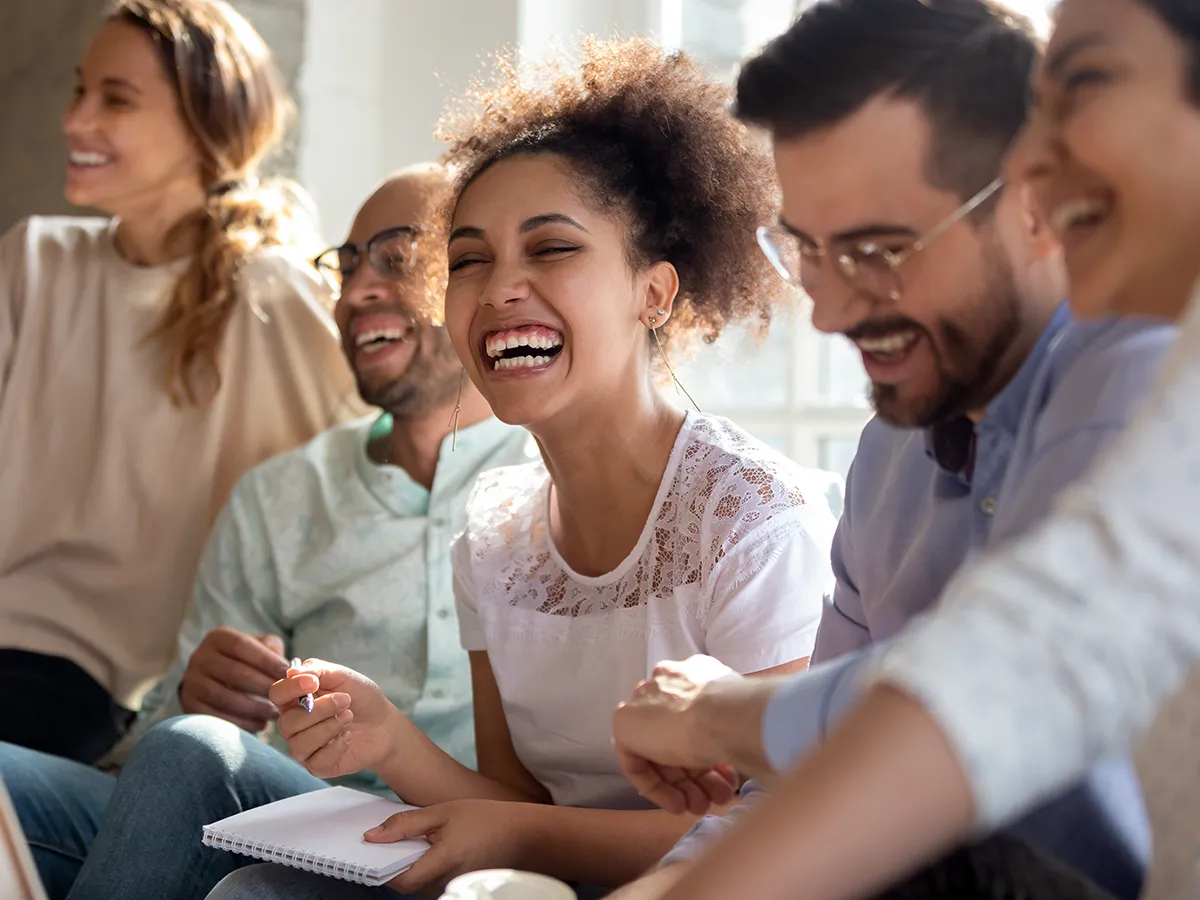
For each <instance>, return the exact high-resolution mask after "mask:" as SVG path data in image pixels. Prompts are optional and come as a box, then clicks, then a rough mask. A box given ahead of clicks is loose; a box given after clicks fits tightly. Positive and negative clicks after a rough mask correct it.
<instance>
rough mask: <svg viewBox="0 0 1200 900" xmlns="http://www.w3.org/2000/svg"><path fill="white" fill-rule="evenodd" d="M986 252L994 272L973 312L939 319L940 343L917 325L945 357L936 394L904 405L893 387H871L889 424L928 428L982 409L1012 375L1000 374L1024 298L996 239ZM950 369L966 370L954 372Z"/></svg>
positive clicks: (1017, 328) (880, 413)
mask: <svg viewBox="0 0 1200 900" xmlns="http://www.w3.org/2000/svg"><path fill="white" fill-rule="evenodd" d="M985 252H986V254H987V256H986V257H985V264H986V265H987V268H988V270H989V273H990V276H989V277H988V279H987V282H986V287H985V288H984V290H983V292H982V293H981V294H980V295H979V296H978V297H977V298H976V299H975V300H974V301H973V302H972V303H971V304H970V308H969V311H967V312H965V313H964V314H963V315H961V316H959V320H958V321H948V320H943V321H941V322H939V323H938V324H937V325H936V326H935V330H936V332H937V335H938V337H939V340H938V341H936V342H935V341H934V340H933V335H932V334H930V332H929V330H928V329H924V328H921V326H919V325H916V323H913V325H914V326H915V327H917V328H921V330H922V331H924V332H925V337H926V339H927V340H928V341H929V342H930V345H931V346H933V347H936V348H937V349H938V350H939V351H940V354H942V355H944V357H945V360H944V361H943V365H942V367H941V369H940V371H939V373H938V375H939V382H938V385H937V388H936V390H935V392H934V394H933V395H932V396H930V397H928V398H927V399H925V400H924V402H923V403H921V405H919V406H915V405H914V404H912V403H909V404H908V405H905V404H904V403H903V401H902V400H901V398H900V396H899V392H898V391H897V390H896V387H895V386H894V385H890V384H872V385H871V398H870V399H871V406H872V407H873V408H874V409H875V412H876V414H877V415H878V416H879V417H880V418H881V419H883V420H884V421H885V422H888V423H890V424H892V425H895V426H897V427H899V428H928V427H929V426H930V425H933V424H934V423H936V422H944V421H947V420H948V419H952V418H954V417H956V416H961V415H966V414H967V413H969V412H973V411H976V410H981V409H983V408H984V407H985V406H987V404H988V403H989V402H990V401H991V400H992V398H994V397H995V396H996V394H997V393H999V391H1000V389H1001V388H1002V387H1003V386H1004V384H1005V383H1007V380H1008V378H1009V377H1011V375H1012V374H1013V373H1009V372H1002V371H1001V369H1000V367H1001V363H1002V362H1003V361H1004V358H1005V357H1006V356H1007V355H1008V354H1009V353H1010V352H1011V350H1012V347H1013V344H1014V342H1015V341H1016V340H1017V338H1018V337H1019V336H1020V333H1021V299H1020V297H1019V296H1018V291H1017V285H1016V280H1015V279H1014V277H1013V272H1012V267H1011V266H1010V265H1009V263H1008V261H1007V260H1006V259H1004V258H1003V257H1002V256H1001V255H1000V252H999V248H998V247H997V246H996V245H995V244H994V243H992V244H990V245H989V246H988V248H987V250H986V251H985ZM963 321H967V322H972V323H974V322H980V321H983V322H984V323H985V324H986V326H987V332H986V333H985V334H982V335H980V333H979V329H975V333H974V334H972V332H971V330H970V329H968V327H966V326H964V325H962V324H961V322H963ZM980 337H982V338H983V340H982V341H980ZM947 363H948V365H947ZM947 370H949V372H961V373H966V374H965V375H959V376H955V375H951V374H949V373H948V371H947Z"/></svg>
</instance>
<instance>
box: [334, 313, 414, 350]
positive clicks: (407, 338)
mask: <svg viewBox="0 0 1200 900" xmlns="http://www.w3.org/2000/svg"><path fill="white" fill-rule="evenodd" d="M380 312H384V313H388V314H391V315H396V316H399V317H400V318H402V319H404V320H405V322H406V323H407V324H406V325H405V327H404V334H403V335H402V336H401V338H400V340H401V341H403V342H404V343H406V344H407V343H410V342H412V341H413V340H415V339H417V338H418V337H419V335H420V331H421V327H420V325H421V323H420V322H419V321H418V320H417V318H416V316H414V315H413V314H412V313H410V312H409V311H408V310H406V309H386V308H384V307H375V308H373V309H371V310H370V311H367V312H361V313H357V314H355V315H353V316H351V317H350V318H349V319H347V320H346V327H345V333H346V334H347V335H350V334H353V333H354V323H355V322H357V321H358V320H359V319H360V318H362V317H363V316H370V315H375V314H377V313H380ZM344 340H349V338H345V339H344Z"/></svg>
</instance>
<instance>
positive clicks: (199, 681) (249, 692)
mask: <svg viewBox="0 0 1200 900" xmlns="http://www.w3.org/2000/svg"><path fill="white" fill-rule="evenodd" d="M287 669H288V661H287V660H286V659H284V656H283V640H282V639H281V638H280V637H279V636H278V635H273V634H271V635H260V636H258V637H255V636H253V635H249V634H243V633H242V632H240V631H235V630H234V629H232V628H214V629H213V630H212V631H210V632H209V633H208V634H207V635H206V636H205V638H204V640H203V641H201V642H200V646H199V647H197V648H196V651H195V652H194V653H193V654H192V657H191V659H189V660H188V664H187V669H186V670H185V671H184V673H183V681H182V682H181V684H180V686H179V705H180V706H181V707H182V708H183V711H184V712H187V713H196V714H204V715H210V716H217V717H218V718H221V719H225V720H226V721H229V722H232V723H233V724H234V725H238V726H239V727H241V728H244V729H246V731H249V732H252V733H254V734H257V733H258V732H260V731H262V730H263V729H264V728H266V727H267V723H268V722H271V721H274V719H275V716H276V715H277V712H276V709H275V706H274V704H272V703H271V701H270V700H268V699H267V691H268V690H270V687H271V685H272V684H274V683H275V682H276V681H278V680H279V679H280V678H282V677H283V676H284V674H286V672H287Z"/></svg>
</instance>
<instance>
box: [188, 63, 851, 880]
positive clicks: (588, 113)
mask: <svg viewBox="0 0 1200 900" xmlns="http://www.w3.org/2000/svg"><path fill="white" fill-rule="evenodd" d="M552 74H553V77H550V78H547V79H543V80H541V81H540V82H539V86H537V87H529V86H527V85H528V82H527V81H524V80H521V79H518V78H517V75H516V73H515V72H514V70H513V69H511V68H507V67H502V68H501V70H500V77H499V80H498V82H496V83H494V84H491V85H484V86H480V87H479V88H478V89H477V90H476V92H475V93H473V94H472V98H471V99H474V100H477V101H478V104H477V106H478V107H481V108H482V111H481V112H473V111H464V112H462V113H461V114H460V115H459V116H457V117H455V118H453V119H451V121H450V123H449V125H448V126H447V131H448V133H449V139H450V152H449V161H450V162H451V163H453V164H454V165H455V166H456V168H457V169H458V170H459V171H460V173H461V175H460V179H459V182H458V185H457V190H456V192H455V197H454V200H453V204H452V209H451V210H450V215H449V232H448V234H449V268H450V271H449V285H448V290H447V295H446V327H447V329H448V331H449V333H450V335H451V338H452V340H453V341H454V345H455V348H456V350H457V352H458V355H459V357H460V359H461V360H462V362H463V366H464V368H465V370H466V373H467V375H468V376H469V377H470V378H471V380H472V381H473V382H474V383H475V385H476V386H477V387H478V388H479V390H480V391H481V392H482V393H483V395H484V396H485V397H486V398H487V400H488V402H489V403H490V404H491V406H492V409H493V410H494V411H495V413H496V415H497V416H498V417H499V418H501V419H502V420H504V421H506V422H509V423H512V424H519V425H523V426H525V427H526V428H528V429H529V430H530V431H531V432H532V433H533V435H534V436H535V437H536V438H537V440H538V443H539V445H540V447H541V451H542V460H541V461H540V462H537V463H532V464H528V465H525V466H519V467H515V468H510V469H501V470H497V471H495V472H492V473H489V474H488V475H486V476H485V477H484V478H483V479H482V480H481V481H480V483H479V484H478V485H477V487H476V489H475V493H474V496H473V498H472V500H471V501H470V503H469V505H468V511H467V520H468V525H467V530H466V533H465V534H464V535H463V536H462V538H461V539H460V540H459V542H458V543H457V545H456V546H455V548H454V551H453V559H454V571H455V590H456V597H457V601H458V607H459V617H460V623H461V631H462V639H463V644H464V646H465V647H466V648H467V649H468V650H469V651H470V654H471V667H472V676H473V685H474V695H475V723H476V725H475V727H476V739H477V747H478V755H479V771H478V772H474V771H471V770H469V769H466V768H464V767H463V766H461V765H459V764H458V763H456V762H454V761H453V760H452V759H450V757H448V756H447V755H446V754H444V753H443V752H442V751H440V750H438V749H437V748H436V747H435V746H434V745H433V744H432V743H431V742H430V741H429V740H428V738H426V737H425V736H424V735H422V734H421V732H420V731H418V730H417V729H416V728H415V727H414V726H413V725H412V723H411V722H409V721H407V720H406V719H405V718H404V717H403V716H401V715H400V714H399V713H398V712H397V711H396V709H395V708H394V707H392V706H391V705H390V704H389V703H388V702H387V701H386V699H385V698H384V697H383V695H382V694H381V693H380V692H379V689H378V688H377V687H375V685H373V684H372V683H371V682H370V681H368V680H367V679H366V678H364V677H363V676H361V675H358V674H357V673H355V672H352V671H350V670H347V669H345V668H343V667H340V666H338V665H336V664H333V663H326V662H322V661H319V660H311V661H309V662H308V663H306V664H305V666H303V667H302V668H301V669H297V670H292V672H291V673H290V677H289V678H287V679H285V680H284V681H282V682H280V683H279V684H277V685H276V686H275V687H274V688H273V691H272V699H273V700H274V701H275V702H276V704H277V705H278V706H279V707H280V710H281V716H280V719H279V729H280V733H281V734H282V735H284V737H286V738H287V739H288V741H289V745H290V749H291V751H292V753H293V755H294V756H295V757H296V758H297V759H298V760H300V761H302V762H303V763H304V764H305V766H306V767H307V768H308V769H309V770H310V771H311V772H313V773H314V774H316V775H319V776H322V777H329V776H335V775H341V774H346V773H349V772H353V771H357V770H359V769H364V768H365V769H371V770H372V771H375V772H377V773H379V774H380V775H381V776H382V777H383V778H384V779H385V780H386V781H387V783H388V784H389V785H390V786H391V787H392V788H393V789H394V790H395V791H396V793H397V794H399V795H400V796H401V797H403V798H404V799H405V800H406V801H407V802H409V803H414V804H417V805H420V806H423V807H425V808H424V809H423V810H420V811H417V812H413V813H408V814H404V815H401V816H397V817H394V818H393V819H392V820H389V821H388V822H387V823H385V824H384V825H383V826H382V827H381V828H379V829H376V830H375V831H374V832H370V833H368V840H372V841H378V842H386V841H395V840H398V839H401V838H405V837H410V836H413V835H427V836H428V837H429V839H430V841H431V843H432V844H433V847H432V849H431V850H430V851H429V852H428V853H427V854H426V855H425V856H424V857H423V858H422V859H421V860H420V861H419V862H417V864H416V865H414V866H413V867H412V869H410V870H409V871H408V872H406V873H404V874H402V875H399V876H398V877H397V878H396V879H394V880H393V882H392V883H391V887H392V888H394V889H396V890H399V891H401V892H406V893H407V892H415V891H418V890H420V891H428V890H429V889H430V888H432V887H436V886H440V885H442V884H445V882H446V881H447V880H448V879H450V878H451V877H453V876H455V875H457V874H459V873H461V872H464V871H469V870H473V869H481V868H488V867H497V866H499V867H506V866H507V867H516V868H522V869H528V870H534V871H539V872H544V873H546V874H550V875H554V876H556V877H558V878H561V879H564V880H566V881H569V882H573V883H576V884H583V885H597V886H600V885H602V886H604V887H597V888H594V889H585V892H586V893H591V892H592V891H593V890H595V891H603V890H605V888H611V887H613V886H616V885H620V884H622V883H624V882H626V881H629V880H631V879H633V878H635V877H636V876H638V875H639V874H640V873H641V872H643V871H645V870H646V869H647V868H648V867H649V866H651V865H652V864H653V863H654V862H655V861H657V860H658V858H659V857H660V856H662V854H663V853H664V852H666V850H667V849H669V848H670V847H671V846H672V844H673V843H674V842H675V841H676V840H677V839H678V838H679V837H680V835H681V834H682V833H683V832H684V831H685V830H686V829H687V828H688V827H689V825H690V824H691V822H690V820H687V819H685V818H684V817H679V816H673V815H670V814H668V813H665V812H663V811H661V810H654V809H651V808H650V805H649V804H648V803H647V802H645V801H644V800H643V799H642V798H641V797H640V796H638V794H637V793H636V792H635V791H634V790H633V789H632V788H631V787H630V786H629V784H628V782H626V781H625V780H624V778H623V777H622V775H621V771H620V768H619V766H618V764H617V759H616V757H615V755H614V752H613V748H612V709H613V707H614V706H615V704H616V703H617V702H618V701H619V700H620V699H621V698H622V697H623V696H624V695H625V694H626V693H627V692H628V690H629V689H630V688H631V687H632V686H633V685H634V684H636V683H637V682H638V681H639V680H641V679H643V678H645V677H647V676H648V675H649V674H650V672H651V670H652V669H653V667H654V665H655V662H656V661H657V660H660V659H669V658H678V657H686V656H689V655H692V654H706V655H708V656H711V657H715V660H718V661H719V663H718V662H716V661H714V662H713V665H714V666H716V665H719V664H723V665H724V666H728V667H730V668H731V669H734V670H736V671H738V672H742V673H764V672H771V673H777V672H794V671H798V670H801V669H803V668H805V666H806V665H807V658H808V656H809V654H810V652H811V650H812V646H813V640H814V637H815V633H816V626H817V621H818V618H819V616H820V612H821V602H822V598H823V596H824V594H825V593H826V591H827V590H828V588H829V585H830V582H831V579H832V576H831V572H830V568H829V542H830V538H831V536H832V531H833V526H834V521H833V517H832V515H831V514H830V512H829V509H828V506H827V504H826V503H825V501H824V499H823V498H822V493H821V489H820V488H819V487H814V486H813V480H812V479H811V477H810V476H809V475H808V474H807V473H806V472H805V471H804V470H802V469H800V468H799V467H797V466H795V465H794V464H792V463H790V462H788V461H787V460H785V459H783V458H781V457H780V456H778V455H776V454H775V453H773V452H772V451H771V450H768V449H767V448H766V447H764V446H763V445H761V444H760V443H758V442H757V441H755V440H754V439H753V438H751V437H750V436H749V435H747V434H746V433H745V432H743V431H741V430H740V429H739V428H737V427H736V426H735V425H733V424H732V423H730V422H728V421H726V420H724V419H720V418H716V417H714V416H709V415H704V414H701V413H699V412H692V411H689V412H685V411H683V410H681V409H679V408H677V407H676V406H674V405H673V404H672V403H671V401H670V400H669V399H668V395H666V394H665V393H663V392H662V391H661V390H660V379H659V377H658V375H659V372H658V366H659V365H660V364H662V363H665V359H666V356H665V353H660V349H661V348H660V342H661V345H662V347H665V348H668V349H671V348H675V347H678V346H680V345H683V344H685V343H687V342H688V341H689V340H691V339H694V338H704V339H707V340H713V339H715V338H716V337H717V335H719V334H720V333H721V331H722V330H723V329H724V328H725V327H726V326H727V325H729V324H730V323H733V322H737V321H741V320H747V319H748V320H753V321H758V322H765V321H768V320H769V318H770V313H771V306H772V302H773V300H774V299H775V297H774V293H775V291H776V287H775V285H774V284H773V282H772V279H771V272H770V271H769V269H768V264H767V263H766V260H765V259H764V258H762V256H761V254H760V253H759V252H758V251H757V248H756V246H755V238H754V229H755V226H756V225H758V224H759V223H760V222H763V221H765V220H766V219H767V218H768V217H769V215H770V212H771V209H772V206H773V200H774V195H773V188H772V184H771V181H770V165H769V160H768V159H767V158H765V156H764V155H763V153H762V151H761V150H760V149H759V148H757V147H756V146H754V145H753V144H752V143H751V142H750V139H749V137H748V136H747V134H746V133H745V131H744V130H743V128H742V126H740V125H739V124H737V123H736V122H734V121H733V120H732V119H730V118H729V117H728V116H727V115H726V113H725V103H726V99H727V98H726V92H725V90H724V88H722V87H720V86H718V85H717V84H715V83H713V82H711V81H710V80H708V79H707V78H706V77H705V76H704V75H703V74H702V72H701V71H700V69H699V68H698V67H697V66H696V65H695V64H693V63H692V62H690V61H689V60H688V59H687V58H686V57H683V56H681V55H678V54H671V55H664V53H663V52H662V51H661V50H660V49H659V48H657V47H656V46H654V45H653V44H650V43H647V42H642V41H634V42H629V43H616V44H613V43H599V42H593V43H589V44H586V45H585V47H584V52H583V62H582V65H581V67H580V68H579V69H578V70H577V71H572V72H569V73H562V72H558V73H552ZM664 368H665V369H667V367H666V366H664ZM667 371H669V369H667ZM309 692H315V694H316V696H317V700H316V703H315V706H314V708H313V710H312V712H304V711H302V710H301V709H300V708H299V707H298V705H297V700H298V699H299V698H300V697H301V695H303V694H306V693H309ZM666 774H667V775H668V776H669V775H670V774H671V773H669V772H668V773H666ZM727 776H728V777H731V775H730V773H727V772H721V773H718V774H717V775H715V776H714V777H720V778H725V777H727ZM360 891H365V889H357V888H353V887H350V886H346V885H344V884H341V883H338V882H334V881H332V880H327V881H324V882H322V881H321V880H320V878H319V877H318V876H309V875H306V874H303V873H297V872H294V871H291V870H288V869H284V868H282V867H279V868H273V867H254V868H251V869H243V870H241V871H239V872H236V873H234V874H233V875H231V876H229V877H228V878H227V879H226V880H225V881H224V882H222V884H221V885H220V886H219V887H218V888H217V889H216V892H215V894H213V895H210V896H215V897H222V898H230V897H249V896H254V897H264V896H267V897H270V896H280V897H283V896H312V897H339V898H340V897H343V896H345V897H357V896H360V893H359V892H360ZM362 895H363V896H368V895H369V894H362Z"/></svg>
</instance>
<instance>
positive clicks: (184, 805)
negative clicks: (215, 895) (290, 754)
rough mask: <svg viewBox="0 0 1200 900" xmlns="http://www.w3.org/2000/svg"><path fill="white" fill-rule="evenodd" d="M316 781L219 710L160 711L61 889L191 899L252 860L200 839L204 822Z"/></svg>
mask: <svg viewBox="0 0 1200 900" xmlns="http://www.w3.org/2000/svg"><path fill="white" fill-rule="evenodd" d="M326 786H327V785H326V784H325V782H324V781H321V780H320V779H319V778H316V777H315V776H313V775H310V774H308V772H306V771H305V770H304V768H303V767H302V766H300V765H299V764H298V763H296V762H295V761H293V760H291V759H288V758H287V757H286V756H284V755H283V754H281V753H279V751H277V750H275V749H274V748H272V747H269V746H267V745H266V744H264V743H263V742H262V741H260V740H259V739H258V738H256V737H255V736H254V735H252V734H249V733H247V732H245V731H242V730H241V729H240V728H238V727H237V726H236V725H233V724H230V723H229V722H226V721H224V720H222V719H216V718H212V717H210V716H181V717H179V718H176V719H169V720H167V721H166V722H163V723H161V724H159V725H156V726H155V727H154V728H152V729H150V731H149V732H147V734H146V735H145V736H144V737H143V738H142V739H141V740H140V741H138V743H137V745H136V746H135V747H134V750H133V753H132V754H131V755H130V757H129V761H128V763H127V764H126V766H125V768H124V769H123V770H122V772H121V775H120V777H119V778H118V779H117V782H116V787H115V789H114V790H113V791H112V795H111V797H110V798H109V800H108V808H107V810H106V811H105V813H104V817H103V819H102V820H101V823H100V829H99V832H98V833H97V834H95V836H94V839H93V840H92V842H91V852H90V853H88V854H87V860H86V862H85V863H84V864H83V868H82V869H80V871H79V874H78V877H77V878H76V879H75V883H74V885H73V886H72V888H71V890H70V893H69V894H68V895H67V896H68V898H69V900H117V898H119V900H163V898H170V900H189V898H196V900H200V898H203V897H205V896H206V895H207V894H208V892H209V891H210V890H212V888H213V887H215V886H216V884H217V882H218V881H220V880H221V879H222V878H224V877H225V876H226V875H228V874H229V873H230V872H232V871H233V870H234V869H237V868H239V867H240V866H243V865H247V864H249V863H252V862H253V860H252V859H251V858H250V857H246V856H239V855H237V854H234V853H228V852H226V851H224V850H214V849H211V848H209V847H205V846H204V845H203V844H202V843H201V841H200V839H201V833H202V828H203V826H204V825H207V824H209V823H211V822H215V821H217V820H218V819H223V818H225V817H226V816H231V815H234V814H235V813H239V812H242V811H244V810H247V809H253V808H254V807H256V806H262V805H263V804H265V803H271V802H273V801H275V800H282V799H284V798H286V797H291V796H294V795H296V794H302V793H306V792H308V791H314V790H318V789H320V788H323V787H326Z"/></svg>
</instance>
